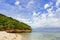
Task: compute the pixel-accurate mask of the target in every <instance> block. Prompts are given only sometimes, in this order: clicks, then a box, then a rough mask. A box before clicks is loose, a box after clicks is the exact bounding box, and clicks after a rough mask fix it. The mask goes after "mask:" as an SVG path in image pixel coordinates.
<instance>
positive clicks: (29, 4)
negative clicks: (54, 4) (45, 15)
mask: <svg viewBox="0 0 60 40" xmlns="http://www.w3.org/2000/svg"><path fill="white" fill-rule="evenodd" d="M33 4H34V1H33V0H30V1H29V2H28V4H27V6H26V8H30V7H31V6H32V5H33Z"/></svg>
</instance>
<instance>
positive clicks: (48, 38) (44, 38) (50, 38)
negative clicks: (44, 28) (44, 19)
mask: <svg viewBox="0 0 60 40" xmlns="http://www.w3.org/2000/svg"><path fill="white" fill-rule="evenodd" d="M20 35H22V40H60V33H40V32H32V33H20Z"/></svg>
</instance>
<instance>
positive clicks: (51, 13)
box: [0, 0, 60, 28]
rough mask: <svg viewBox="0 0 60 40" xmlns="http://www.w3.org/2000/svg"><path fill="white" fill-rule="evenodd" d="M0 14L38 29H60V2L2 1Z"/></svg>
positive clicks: (38, 0)
mask: <svg viewBox="0 0 60 40" xmlns="http://www.w3.org/2000/svg"><path fill="white" fill-rule="evenodd" d="M0 13H2V14H4V15H7V16H9V17H13V18H15V19H17V20H19V21H21V22H24V23H26V24H28V25H30V26H31V27H32V28H38V27H60V25H59V24H60V1H59V0H0Z"/></svg>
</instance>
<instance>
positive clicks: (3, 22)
mask: <svg viewBox="0 0 60 40" xmlns="http://www.w3.org/2000/svg"><path fill="white" fill-rule="evenodd" d="M6 29H19V30H32V28H31V27H30V26H29V25H27V24H25V23H23V22H20V21H18V20H16V19H13V18H12V17H7V16H5V15H3V14H0V30H6Z"/></svg>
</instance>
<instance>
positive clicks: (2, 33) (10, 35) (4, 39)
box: [0, 31, 22, 40]
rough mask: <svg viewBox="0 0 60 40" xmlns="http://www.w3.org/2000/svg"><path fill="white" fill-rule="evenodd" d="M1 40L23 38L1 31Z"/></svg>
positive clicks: (19, 39) (20, 39)
mask: <svg viewBox="0 0 60 40" xmlns="http://www.w3.org/2000/svg"><path fill="white" fill-rule="evenodd" d="M0 40H22V36H21V35H20V34H14V33H7V32H5V31H0Z"/></svg>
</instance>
